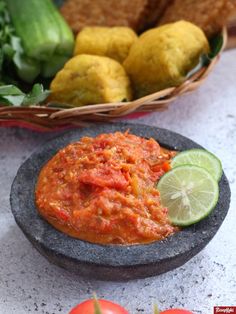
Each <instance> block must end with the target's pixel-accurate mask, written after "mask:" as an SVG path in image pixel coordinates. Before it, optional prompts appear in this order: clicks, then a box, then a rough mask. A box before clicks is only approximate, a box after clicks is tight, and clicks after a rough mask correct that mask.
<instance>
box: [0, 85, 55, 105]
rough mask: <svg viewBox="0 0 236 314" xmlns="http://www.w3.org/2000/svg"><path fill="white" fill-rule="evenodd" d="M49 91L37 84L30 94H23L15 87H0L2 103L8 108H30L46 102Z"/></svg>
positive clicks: (0, 101) (0, 100)
mask: <svg viewBox="0 0 236 314" xmlns="http://www.w3.org/2000/svg"><path fill="white" fill-rule="evenodd" d="M48 95H49V91H47V90H44V88H43V86H42V85H41V84H35V85H34V86H33V88H32V90H31V92H30V93H28V94H26V93H24V92H22V91H21V90H20V89H19V88H18V87H16V86H14V85H5V86H0V103H1V104H3V105H6V106H9V105H13V106H29V105H36V104H39V103H40V102H42V101H44V100H45V99H46V98H47V96H48Z"/></svg>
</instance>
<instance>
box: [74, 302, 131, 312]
mask: <svg viewBox="0 0 236 314" xmlns="http://www.w3.org/2000/svg"><path fill="white" fill-rule="evenodd" d="M98 302H99V306H100V308H101V311H102V314H129V313H128V312H127V311H126V310H125V309H124V308H123V307H121V306H120V305H119V304H116V303H113V302H111V301H107V300H98ZM69 314H95V310H94V300H93V299H91V300H87V301H84V302H82V303H80V304H78V305H77V306H76V307H74V308H73V309H72V310H71V311H70V313H69Z"/></svg>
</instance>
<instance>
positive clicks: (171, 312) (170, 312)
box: [160, 309, 193, 314]
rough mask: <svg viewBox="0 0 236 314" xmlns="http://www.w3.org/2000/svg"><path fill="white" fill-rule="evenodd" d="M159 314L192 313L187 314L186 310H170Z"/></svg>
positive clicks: (190, 313)
mask: <svg viewBox="0 0 236 314" xmlns="http://www.w3.org/2000/svg"><path fill="white" fill-rule="evenodd" d="M160 314H193V312H189V311H187V310H181V309H170V310H166V311H164V312H161V313H160Z"/></svg>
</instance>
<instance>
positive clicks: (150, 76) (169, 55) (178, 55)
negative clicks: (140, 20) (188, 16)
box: [124, 21, 209, 98]
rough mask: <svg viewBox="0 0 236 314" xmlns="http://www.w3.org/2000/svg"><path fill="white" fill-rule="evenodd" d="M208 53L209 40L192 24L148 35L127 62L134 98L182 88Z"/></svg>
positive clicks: (171, 26)
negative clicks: (163, 90) (173, 88)
mask: <svg viewBox="0 0 236 314" xmlns="http://www.w3.org/2000/svg"><path fill="white" fill-rule="evenodd" d="M207 52H209V44H208V41H207V38H206V36H205V35H204V33H203V31H202V30H201V29H200V28H199V27H197V26H196V25H194V24H192V23H189V22H186V21H179V22H176V23H171V24H166V25H162V26H160V27H157V28H153V29H150V30H148V31H146V32H145V33H143V34H142V35H141V36H140V37H139V39H138V40H137V41H136V42H135V43H134V44H133V46H132V47H131V49H130V53H129V55H128V57H127V59H126V60H125V61H124V67H125V70H126V72H127V74H128V75H129V77H130V79H131V83H132V85H133V90H134V93H135V97H136V98H139V97H142V96H145V95H148V94H151V93H154V92H157V91H159V90H161V89H164V88H167V87H171V86H177V85H179V84H181V83H182V82H183V81H184V80H185V78H186V74H187V73H188V72H189V71H190V70H191V69H192V68H193V67H194V66H196V65H197V63H198V62H199V57H200V55H201V54H202V53H207Z"/></svg>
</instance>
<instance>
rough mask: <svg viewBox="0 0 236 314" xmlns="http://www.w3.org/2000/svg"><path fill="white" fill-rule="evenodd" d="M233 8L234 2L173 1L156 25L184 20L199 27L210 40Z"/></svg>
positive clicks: (223, 0)
mask: <svg viewBox="0 0 236 314" xmlns="http://www.w3.org/2000/svg"><path fill="white" fill-rule="evenodd" d="M235 8H236V0H198V1H196V0H174V1H173V2H172V4H171V5H170V6H168V8H167V9H166V11H165V13H164V15H163V16H162V17H161V19H160V21H159V23H158V24H159V25H161V24H166V23H170V22H176V21H178V20H186V21H189V22H192V23H194V24H196V25H198V26H199V27H201V28H202V29H203V31H204V32H205V33H206V35H207V37H208V38H210V37H212V36H213V35H214V34H216V33H217V32H218V31H220V30H221V29H222V27H223V26H224V25H225V24H226V22H227V19H228V18H229V16H230V14H231V12H232V10H233V9H235Z"/></svg>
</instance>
